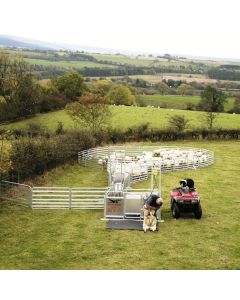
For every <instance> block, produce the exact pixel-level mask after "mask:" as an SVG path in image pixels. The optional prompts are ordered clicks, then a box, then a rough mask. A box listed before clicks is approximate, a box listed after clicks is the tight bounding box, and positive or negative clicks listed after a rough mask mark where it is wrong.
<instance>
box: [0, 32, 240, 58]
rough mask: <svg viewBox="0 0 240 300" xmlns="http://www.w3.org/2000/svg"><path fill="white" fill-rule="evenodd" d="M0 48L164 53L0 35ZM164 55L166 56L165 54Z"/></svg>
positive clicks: (140, 53) (129, 53)
mask: <svg viewBox="0 0 240 300" xmlns="http://www.w3.org/2000/svg"><path fill="white" fill-rule="evenodd" d="M1 47H16V48H25V49H29V50H70V51H84V52H88V53H103V54H116V53H121V54H124V55H130V56H131V55H133V56H137V55H146V56H148V55H150V54H151V55H153V56H158V55H164V53H157V52H151V51H150V50H149V52H141V51H129V50H123V49H114V48H102V47H93V46H87V45H74V44H65V43H64V42H63V43H51V42H44V41H38V40H33V39H28V38H23V37H16V36H10V35H4V34H0V48H1ZM165 55H166V54H165ZM172 55H173V56H178V57H186V58H187V59H193V60H213V61H229V62H239V61H240V59H231V58H219V57H218V58H216V57H204V56H194V55H188V54H186V55H185V54H172Z"/></svg>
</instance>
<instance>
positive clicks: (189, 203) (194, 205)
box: [171, 179, 202, 219]
mask: <svg viewBox="0 0 240 300" xmlns="http://www.w3.org/2000/svg"><path fill="white" fill-rule="evenodd" d="M171 210H172V216H173V217H174V218H175V219H178V218H179V217H180V213H181V212H193V213H194V216H195V218H196V219H201V217H202V207H201V204H200V197H199V194H198V192H197V191H196V189H195V188H194V181H193V180H192V179H183V180H181V181H180V187H178V188H176V189H173V190H172V191H171Z"/></svg>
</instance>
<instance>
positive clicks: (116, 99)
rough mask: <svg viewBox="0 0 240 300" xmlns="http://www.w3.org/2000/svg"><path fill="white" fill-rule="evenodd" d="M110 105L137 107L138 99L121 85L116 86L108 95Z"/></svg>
mask: <svg viewBox="0 0 240 300" xmlns="http://www.w3.org/2000/svg"><path fill="white" fill-rule="evenodd" d="M106 99H107V100H108V101H109V103H112V104H116V105H136V98H135V96H134V95H133V94H132V92H131V90H130V89H129V88H128V87H126V86H124V85H120V84H114V85H113V86H112V87H111V89H110V90H109V92H108V94H107V95H106Z"/></svg>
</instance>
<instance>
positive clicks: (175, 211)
mask: <svg viewBox="0 0 240 300" xmlns="http://www.w3.org/2000/svg"><path fill="white" fill-rule="evenodd" d="M172 216H173V217H174V218H175V219H178V218H179V217H180V208H179V206H178V205H177V203H173V208H172Z"/></svg>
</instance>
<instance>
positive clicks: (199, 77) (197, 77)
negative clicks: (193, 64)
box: [129, 73, 217, 84]
mask: <svg viewBox="0 0 240 300" xmlns="http://www.w3.org/2000/svg"><path fill="white" fill-rule="evenodd" d="M129 77H131V78H135V79H136V78H140V79H143V80H145V81H148V82H151V83H158V82H160V81H162V80H164V79H165V80H169V79H172V80H182V81H186V82H194V81H195V82H199V83H204V84H206V83H216V82H217V80H216V79H210V78H207V77H206V76H205V75H203V74H182V73H181V74H175V73H172V74H171V73H169V74H164V73H163V74H156V75H132V76H129Z"/></svg>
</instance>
